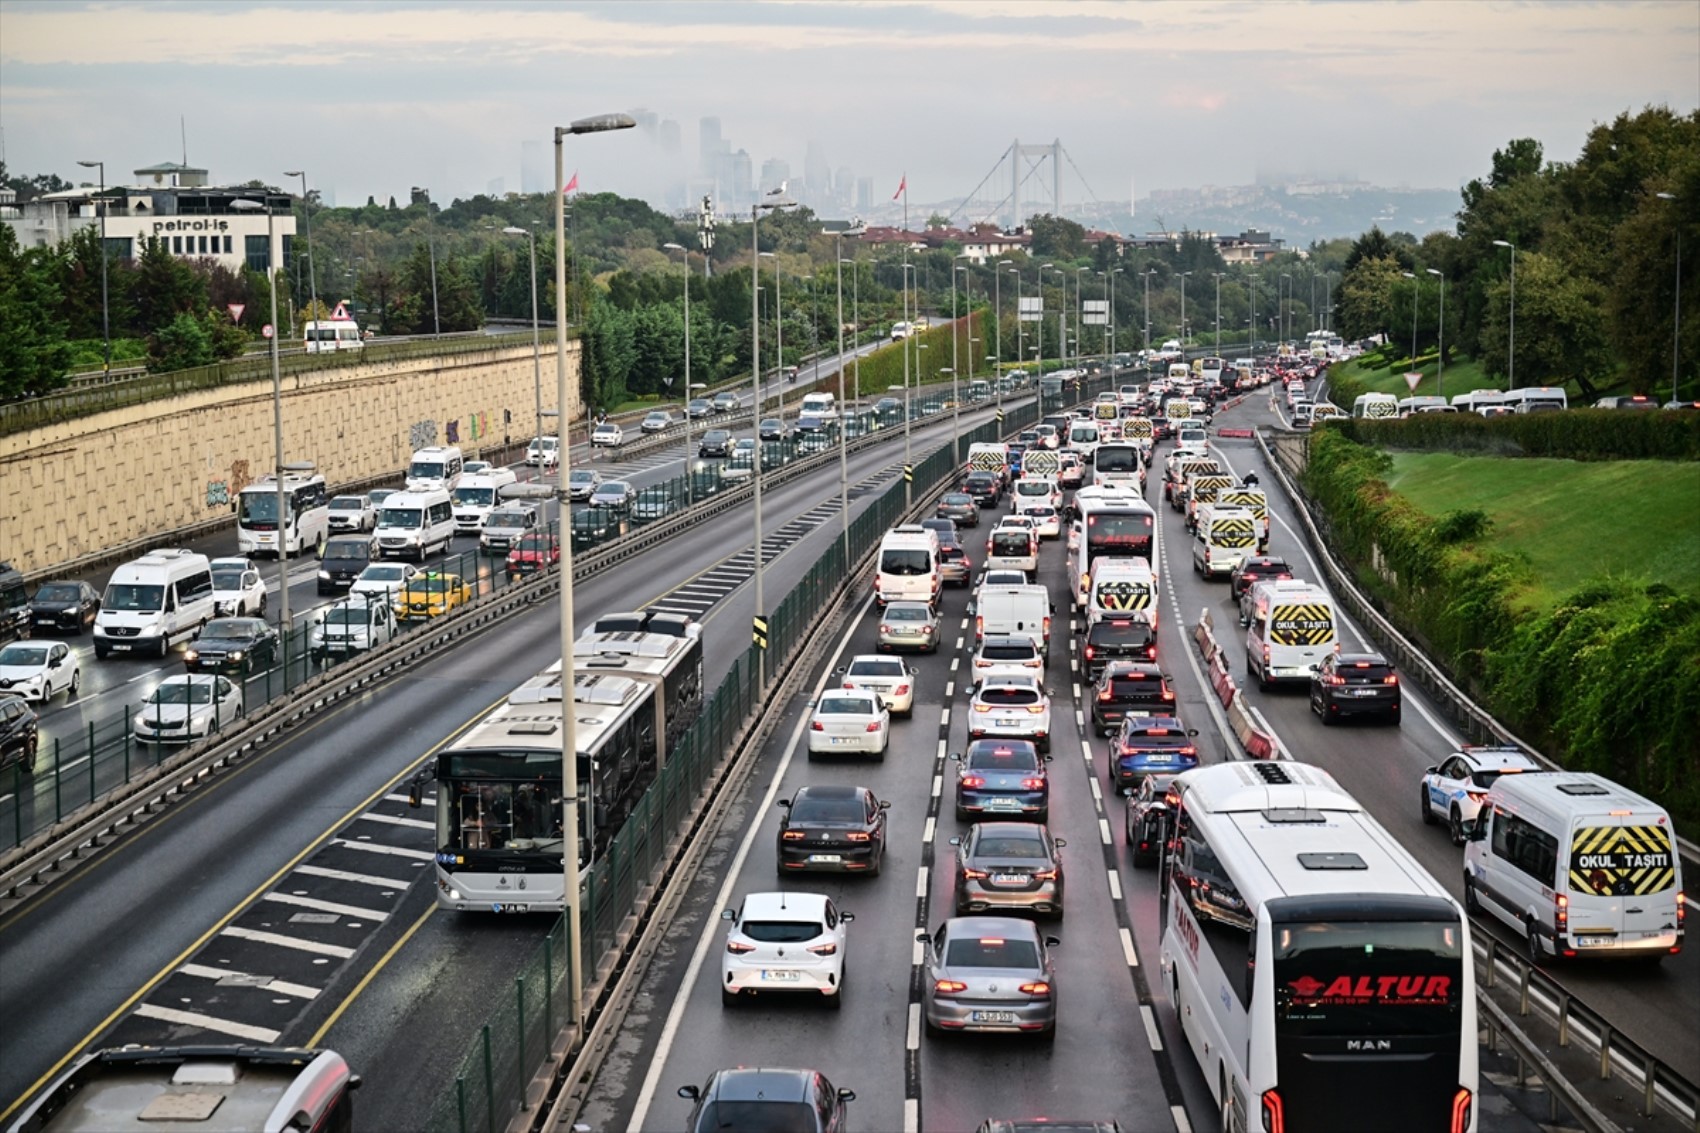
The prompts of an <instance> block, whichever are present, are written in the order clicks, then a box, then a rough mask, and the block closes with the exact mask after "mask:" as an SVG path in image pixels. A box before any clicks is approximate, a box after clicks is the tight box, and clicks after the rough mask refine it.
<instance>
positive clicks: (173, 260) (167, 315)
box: [130, 239, 207, 334]
mask: <svg viewBox="0 0 1700 1133" xmlns="http://www.w3.org/2000/svg"><path fill="white" fill-rule="evenodd" d="M131 286H132V291H131V298H130V302H131V304H132V305H133V306H134V308H135V311H136V326H135V328H134V329H135V330H137V331H138V332H140V333H142V334H154V333H156V332H158V331H160V330H162V329H164V328H165V327H168V326H170V325H172V323H174V322H175V321H176V319H177V316H178V315H184V314H192V315H198V313H199V312H201V311H204V310H206V307H207V285H206V280H205V279H204V278H203V277H202V276H201V275H199V274H198V273H196V271H195V269H193V268H191V267H190V266H189V265H188V264H187V263H185V262H184V261H183V260H182V259H180V258H178V257H176V256H173V255H172V254H171V252H170V251H169V250H167V248H166V246H165V242H164V241H163V240H154V239H150V240H148V241H147V242H146V243H145V244H144V245H143V247H142V254H141V257H140V258H139V259H138V260H137V261H136V271H135V274H134V277H133V279H132V281H131Z"/></svg>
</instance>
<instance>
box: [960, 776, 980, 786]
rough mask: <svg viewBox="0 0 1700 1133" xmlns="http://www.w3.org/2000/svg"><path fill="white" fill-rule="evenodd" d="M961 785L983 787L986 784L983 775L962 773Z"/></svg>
mask: <svg viewBox="0 0 1700 1133" xmlns="http://www.w3.org/2000/svg"><path fill="white" fill-rule="evenodd" d="M962 785H963V786H964V787H984V786H985V785H986V780H985V778H984V777H982V776H979V775H964V776H963V777H962Z"/></svg>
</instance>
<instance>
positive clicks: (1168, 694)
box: [1163, 689, 1175, 700]
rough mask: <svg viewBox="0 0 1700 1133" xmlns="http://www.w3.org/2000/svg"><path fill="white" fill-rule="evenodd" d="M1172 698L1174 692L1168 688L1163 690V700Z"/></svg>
mask: <svg viewBox="0 0 1700 1133" xmlns="http://www.w3.org/2000/svg"><path fill="white" fill-rule="evenodd" d="M1174 698H1175V694H1174V693H1173V692H1171V691H1169V690H1168V689H1164V690H1163V699H1164V700H1173V699H1174Z"/></svg>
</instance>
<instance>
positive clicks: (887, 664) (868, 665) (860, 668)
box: [846, 660, 905, 677]
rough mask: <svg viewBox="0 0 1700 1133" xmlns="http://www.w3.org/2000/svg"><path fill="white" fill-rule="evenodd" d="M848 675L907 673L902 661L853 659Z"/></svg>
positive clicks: (901, 674) (867, 675)
mask: <svg viewBox="0 0 1700 1133" xmlns="http://www.w3.org/2000/svg"><path fill="white" fill-rule="evenodd" d="M846 675H848V676H852V677H901V676H904V675H905V673H904V669H903V662H902V661H896V660H893V661H883V660H882V661H852V662H850V668H849V670H848V671H847V674H846Z"/></svg>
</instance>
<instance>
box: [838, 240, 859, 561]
mask: <svg viewBox="0 0 1700 1133" xmlns="http://www.w3.org/2000/svg"><path fill="white" fill-rule="evenodd" d="M865 231H867V227H866V226H865V225H864V224H863V223H862V218H861V217H859V216H858V217H852V218H851V220H850V226H849V227H848V228H840V229H837V230H836V231H834V232H833V233H832V235H833V238H834V240H835V241H836V244H837V250H838V263H837V264H836V265H835V266H836V267H837V269H838V515H839V521H840V525H841V529H842V534H843V539H844V563H845V569H846V570H848V569H849V563H850V433H849V429H848V425H849V423H850V406H849V403H847V402H846V401H845V400H844V264H845V262H846V261H845V259H844V238H845V237H846V236H861V235H862V233H863V232H865Z"/></svg>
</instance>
